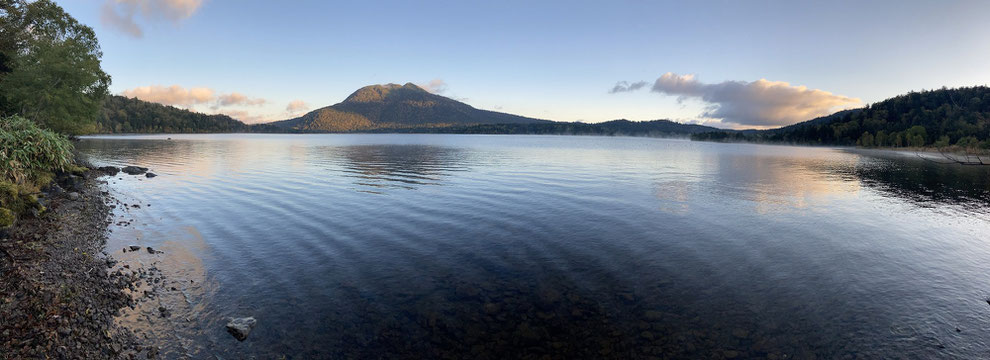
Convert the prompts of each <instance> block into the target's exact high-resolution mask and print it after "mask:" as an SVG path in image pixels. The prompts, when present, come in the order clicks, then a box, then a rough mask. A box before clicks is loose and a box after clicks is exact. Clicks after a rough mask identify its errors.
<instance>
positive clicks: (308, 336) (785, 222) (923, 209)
mask: <svg viewBox="0 0 990 360" xmlns="http://www.w3.org/2000/svg"><path fill="white" fill-rule="evenodd" d="M168 137H171V140H167V139H166V138H167V137H166V136H134V137H96V138H86V139H83V140H82V141H81V143H80V144H79V145H78V148H79V149H80V150H81V151H82V152H83V153H84V154H86V155H88V157H89V158H90V159H91V161H93V162H94V163H96V164H99V165H106V164H109V165H118V166H120V165H131V164H133V165H139V166H145V167H149V168H151V171H152V172H154V173H156V174H158V175H159V176H158V177H155V178H151V179H148V178H145V177H143V176H141V177H134V176H128V175H123V174H121V175H119V176H116V177H113V178H108V185H107V188H108V189H109V190H110V191H111V193H113V194H114V195H115V196H116V197H117V198H118V199H120V201H121V203H122V204H121V205H119V206H118V207H117V209H116V215H117V218H116V222H117V223H118V224H117V225H115V226H114V227H113V233H112V234H111V239H110V242H109V244H110V245H109V246H108V248H109V249H108V252H110V253H111V255H113V256H114V257H115V258H118V259H120V260H121V261H122V264H129V265H131V266H132V268H136V267H141V266H143V267H144V268H147V269H152V268H157V269H160V270H161V271H162V273H163V274H164V275H165V278H166V279H165V280H164V281H162V282H161V283H159V284H155V285H154V286H157V287H159V288H160V290H161V291H160V292H159V295H155V296H154V297H153V298H151V299H150V300H148V301H146V302H145V303H144V304H143V305H142V306H140V307H138V308H137V309H135V310H128V311H127V312H125V314H124V315H123V316H122V317H121V319H120V321H121V322H123V323H125V324H128V325H130V326H132V327H134V328H135V329H138V332H139V335H140V336H142V337H149V338H152V339H156V341H159V342H161V343H162V346H163V353H164V355H165V356H166V357H169V358H179V357H182V356H193V357H196V358H242V357H248V356H252V355H254V356H257V358H275V357H280V356H283V355H284V356H286V357H287V358H295V359H308V358H477V359H486V358H487V359H502V358H540V357H544V356H548V357H550V358H567V359H569V358H651V357H675V358H723V357H724V358H733V357H740V358H743V357H757V356H758V357H769V358H781V359H783V358H799V359H803V358H815V357H817V358H843V357H845V358H859V357H866V358H878V357H886V358H891V357H893V358H952V357H956V358H981V357H982V358H985V357H988V356H990V305H988V303H987V301H986V300H985V298H986V297H987V296H988V295H990V167H972V166H971V167H967V166H961V165H939V164H935V163H932V162H928V161H923V160H920V159H918V158H917V157H916V156H914V154H910V153H908V154H896V153H882V152H874V153H862V152H860V153H854V152H850V151H849V150H843V149H831V148H809V147H787V146H760V145H746V144H715V143H699V142H690V141H684V140H664V139H646V138H623V137H570V136H460V135H169V136H168ZM124 203H126V204H128V206H126V207H125V206H124V205H123V204H124ZM134 204H139V205H140V208H136V207H133V205H134ZM132 244H136V245H142V246H152V247H154V248H156V249H160V250H163V251H164V253H163V254H155V255H152V254H148V253H147V252H146V251H140V252H126V253H124V252H121V250H119V249H121V248H122V247H124V246H127V245H132ZM114 249H117V250H114ZM172 288H174V289H175V290H172ZM159 305H161V306H165V307H166V308H168V309H169V311H170V313H171V315H170V316H169V317H167V318H165V317H161V316H160V315H159V311H158V306H159ZM241 316H254V317H255V318H257V319H258V326H257V327H256V328H255V330H254V332H252V333H251V335H250V337H249V338H248V339H247V340H246V341H244V342H238V341H236V340H235V339H234V338H233V337H231V336H230V335H229V334H227V333H226V331H225V329H224V324H226V321H227V318H228V317H241Z"/></svg>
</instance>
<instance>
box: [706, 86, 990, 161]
mask: <svg viewBox="0 0 990 360" xmlns="http://www.w3.org/2000/svg"><path fill="white" fill-rule="evenodd" d="M691 138H692V139H693V140H705V141H753V142H772V143H792V144H812V145H849V146H853V145H855V146H863V147H938V148H946V147H956V148H959V149H966V150H986V149H990V88H988V87H986V86H974V87H964V88H957V89H946V88H942V89H938V90H930V91H921V92H910V93H907V94H904V95H900V96H897V97H894V98H890V99H887V100H884V101H881V102H878V103H875V104H872V105H868V106H866V107H864V108H862V109H858V110H854V111H843V112H840V113H836V114H833V115H830V116H828V117H823V118H819V119H815V120H812V121H808V122H804V123H799V124H795V125H791V126H787V127H783V128H780V129H773V130H761V131H711V132H704V133H698V134H695V135H692V136H691Z"/></svg>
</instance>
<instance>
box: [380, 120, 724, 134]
mask: <svg viewBox="0 0 990 360" xmlns="http://www.w3.org/2000/svg"><path fill="white" fill-rule="evenodd" d="M714 129H715V128H712V127H708V126H702V125H689V124H680V123H676V122H673V121H669V120H653V121H629V120H613V121H607V122H603V123H596V124H588V123H579V122H547V123H531V124H479V125H469V126H448V127H424V128H407V129H381V130H376V132H404V133H433V134H503V135H524V134H528V135H604V136H654V137H687V136H689V135H691V134H697V133H702V132H707V131H712V130H714Z"/></svg>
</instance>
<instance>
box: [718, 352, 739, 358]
mask: <svg viewBox="0 0 990 360" xmlns="http://www.w3.org/2000/svg"><path fill="white" fill-rule="evenodd" d="M722 356H725V358H726V359H735V358H737V357H739V352H738V351H735V350H725V351H723V352H722Z"/></svg>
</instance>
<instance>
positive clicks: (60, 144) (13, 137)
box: [0, 116, 73, 187]
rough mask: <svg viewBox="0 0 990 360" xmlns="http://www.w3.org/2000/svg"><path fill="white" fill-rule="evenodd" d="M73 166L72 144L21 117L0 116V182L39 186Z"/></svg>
mask: <svg viewBox="0 0 990 360" xmlns="http://www.w3.org/2000/svg"><path fill="white" fill-rule="evenodd" d="M72 165H73V156H72V143H71V142H69V139H68V138H66V137H65V136H64V135H60V134H58V133H55V132H53V131H51V130H45V129H42V128H40V127H38V126H37V125H35V124H34V123H33V122H31V121H30V120H27V119H25V118H22V117H20V116H11V117H7V118H2V119H0V181H7V182H11V183H14V184H19V185H27V186H31V187H40V186H44V185H46V184H47V183H48V182H50V181H51V178H52V173H54V172H62V171H66V170H67V169H70V168H71V166H72Z"/></svg>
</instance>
